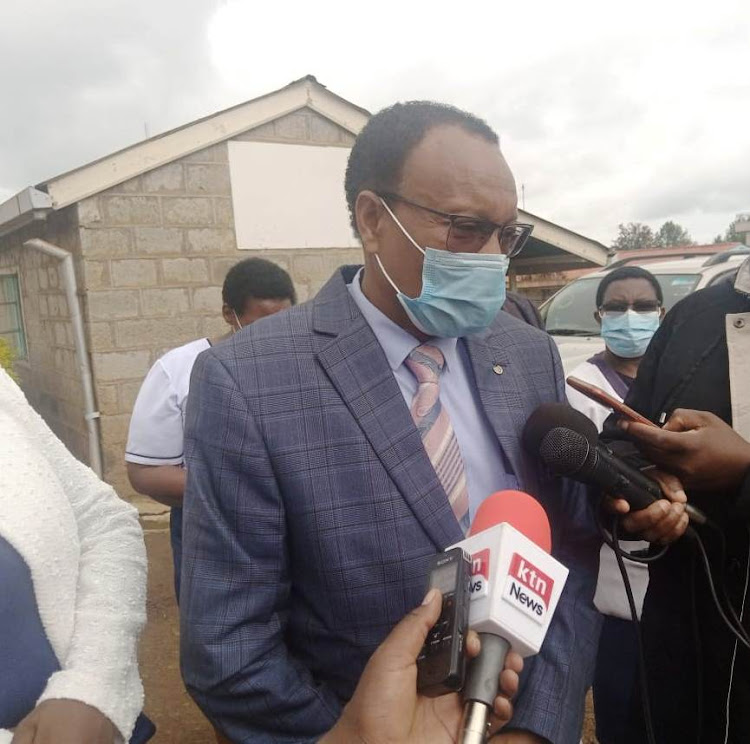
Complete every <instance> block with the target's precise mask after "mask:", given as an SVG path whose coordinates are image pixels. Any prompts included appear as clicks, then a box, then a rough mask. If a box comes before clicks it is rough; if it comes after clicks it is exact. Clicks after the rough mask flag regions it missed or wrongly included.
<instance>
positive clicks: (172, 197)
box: [78, 109, 361, 496]
mask: <svg viewBox="0 0 750 744" xmlns="http://www.w3.org/2000/svg"><path fill="white" fill-rule="evenodd" d="M238 139H243V140H261V141H274V142H288V143H293V144H299V143H309V144H323V145H332V146H343V147H346V146H351V144H352V142H353V139H354V138H353V137H352V135H351V134H349V133H348V132H346V131H344V130H342V129H340V128H339V127H338V126H337V125H335V124H333V123H332V122H330V121H328V120H326V119H324V118H322V117H320V116H318V115H317V114H315V113H314V112H312V111H310V110H307V109H303V110H301V111H298V112H295V113H293V114H289V115H287V116H285V117H283V118H281V119H278V120H276V121H273V122H270V123H268V124H266V125H264V126H262V127H259V128H257V129H254V130H251V131H249V132H247V133H245V134H244V135H242V136H241V137H239V138H238ZM227 151H228V148H227V145H226V143H222V144H219V145H215V146H213V147H209V148H207V149H205V150H202V151H200V152H197V153H194V154H192V155H189V156H187V157H185V158H183V159H181V160H179V161H176V162H174V163H170V164H168V165H165V166H162V167H160V168H157V169H155V170H152V171H150V172H147V173H145V174H143V175H141V176H138V177H136V178H133V179H131V180H129V181H126V182H125V183H122V184H120V185H119V186H117V187H115V188H112V189H109V190H108V191H105V192H102V193H100V194H97V195H96V196H92V197H90V198H88V199H85V200H83V201H81V202H79V204H78V220H79V224H80V243H81V251H82V255H83V262H82V274H83V276H82V287H83V289H84V290H85V296H86V309H85V312H86V317H87V327H88V329H89V333H90V341H91V352H92V360H93V368H94V379H95V384H96V395H97V401H98V407H99V410H100V411H101V413H102V419H101V430H102V450H103V455H104V464H105V478H106V479H107V480H108V481H109V482H110V483H112V484H113V485H114V486H115V487H116V488H117V490H118V492H119V493H120V494H122V495H124V496H132V495H133V491H132V489H131V488H130V485H129V483H128V480H127V477H126V475H125V465H124V459H123V456H124V450H125V443H126V440H127V430H128V424H129V420H130V413H131V411H132V408H133V403H134V401H135V398H136V395H137V393H138V390H139V387H140V384H141V381H142V379H143V377H144V375H145V374H146V372H147V370H148V369H149V367H150V366H151V365H152V364H153V363H154V362H155V361H156V359H158V358H159V356H161V355H162V354H163V353H164V352H165V351H166V350H168V349H171V348H174V347H175V346H179V345H181V344H183V343H186V342H187V341H190V340H192V339H195V338H200V337H202V336H208V337H212V338H215V337H217V336H219V335H221V334H223V333H225V332H226V331H227V330H228V328H227V326H226V324H225V323H224V321H223V320H222V318H221V285H222V282H223V281H224V277H225V275H226V272H227V270H228V269H229V268H230V267H231V266H232V265H234V264H235V263H236V262H237V261H239V260H242V259H244V258H249V257H251V256H262V257H264V258H268V259H270V260H272V261H274V262H276V263H277V264H279V265H280V266H282V267H283V268H284V269H286V270H287V271H289V273H290V274H291V276H292V278H293V280H294V284H295V287H296V289H297V293H298V298H299V301H301V302H302V301H305V300H307V299H309V298H310V297H311V296H313V295H314V294H315V293H316V292H317V291H318V289H319V288H320V287H321V286H322V285H323V283H324V282H325V281H326V280H327V279H328V278H329V277H330V275H331V274H332V273H333V271H334V270H335V269H336V267H337V266H340V265H342V264H345V263H356V262H359V261H360V260H361V259H360V251H359V250H358V249H355V250H352V249H321V250H309V249H308V250H304V251H303V250H283V251H282V250H271V251H248V250H243V251H239V250H237V246H236V239H235V233H234V218H233V212H232V198H231V184H230V177H229V163H228V155H227Z"/></svg>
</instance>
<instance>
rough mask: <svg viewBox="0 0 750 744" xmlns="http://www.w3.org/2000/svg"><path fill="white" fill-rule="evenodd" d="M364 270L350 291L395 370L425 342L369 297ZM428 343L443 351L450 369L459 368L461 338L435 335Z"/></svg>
mask: <svg viewBox="0 0 750 744" xmlns="http://www.w3.org/2000/svg"><path fill="white" fill-rule="evenodd" d="M363 271H364V269H360V270H359V271H358V272H357V273H356V274H355V275H354V279H352V283H351V284H350V285H349V293H350V294H351V297H352V299H353V300H354V302H355V303H356V305H357V307H358V308H359V310H360V312H361V313H362V315H364V316H365V320H366V321H367V324H368V325H369V326H370V328H371V329H372V332H373V333H374V334H375V338H377V340H378V343H379V344H380V346H381V347H382V348H383V351H384V352H385V356H386V358H387V359H388V364H389V365H390V367H391V369H392V370H393V371H394V372H395V371H396V370H397V369H398V368H399V367H400V366H401V365H402V364H403V363H404V360H405V359H406V357H408V356H409V354H411V352H412V351H414V349H416V348H417V346H421V344H422V342H421V341H419V340H418V339H416V338H414V336H412V335H411V333H409V332H408V331H405V330H404V329H403V328H402V327H401V326H400V325H398V324H397V323H394V322H393V321H392V320H391V319H390V318H389V317H388V316H387V315H385V314H384V313H382V312H381V311H380V310H378V308H376V307H375V305H373V304H372V302H370V300H368V299H367V297H365V294H364V292H363V291H362V287H361V285H360V281H361V279H362V273H363ZM424 343H427V344H430V345H431V346H436V347H437V348H438V349H440V351H442V352H443V356H444V357H445V368H446V370H448V369H451V368H452V367H453V368H454V369H455V365H457V364H458V350H457V344H458V339H456V338H431V339H429V340H428V341H425V342H424Z"/></svg>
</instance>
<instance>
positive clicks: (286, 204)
mask: <svg viewBox="0 0 750 744" xmlns="http://www.w3.org/2000/svg"><path fill="white" fill-rule="evenodd" d="M367 117H368V113H367V112H366V111H365V110H363V109H361V108H359V107H357V106H355V105H353V104H351V103H349V102H348V101H345V100H344V99H342V98H340V97H339V96H336V95H335V94H333V93H332V92H330V91H328V90H327V89H326V88H325V87H324V86H322V85H320V84H319V83H318V82H317V81H316V80H315V79H314V78H312V77H307V78H303V79H301V80H298V81H296V82H294V83H292V84H290V85H288V86H286V87H285V88H282V89H280V90H278V91H275V92H273V93H270V94H268V95H266V96H262V97H261V98H257V99H254V100H252V101H248V102H247V103H244V104H241V105H239V106H236V107H234V108H232V109H228V110H226V111H223V112H220V113H217V114H214V115H212V116H210V117H207V118H206V119H202V120H200V121H197V122H193V123H191V124H188V125H186V126H184V127H181V128H179V129H176V130H173V131H171V132H167V133H166V134H163V135H160V136H158V137H154V138H151V139H149V140H146V141H144V142H141V143H138V144H136V145H134V146H132V147H129V148H126V149H125V150H122V151H120V152H118V153H115V154H113V155H110V156H107V157H105V158H102V159H101V160H98V161H96V162H94V163H90V164H88V165H85V166H83V167H81V168H78V169H76V170H74V171H71V172H69V173H66V174H63V175H61V176H58V177H56V178H53V179H50V180H49V181H47V182H45V183H44V184H41V185H39V186H37V187H36V188H29V189H26V190H24V191H22V192H20V193H19V194H17V195H16V196H15V197H13V198H12V199H10V200H8V201H6V202H5V203H4V204H0V337H2V338H5V339H6V340H9V341H10V342H11V344H12V345H13V346H14V347H15V348H16V350H17V353H18V356H19V360H18V362H17V363H16V372H17V373H18V376H19V378H20V380H21V384H22V386H23V388H24V390H25V391H26V394H27V395H28V397H29V399H30V401H31V402H32V404H33V405H34V406H35V407H36V409H37V410H38V411H39V412H40V413H41V414H42V415H43V416H44V418H45V419H46V420H47V422H48V423H49V424H50V426H51V427H52V428H53V430H54V431H55V432H56V433H57V434H58V436H60V438H61V439H62V440H63V441H64V442H65V443H66V444H67V445H68V447H69V448H70V449H71V450H72V451H73V453H74V454H75V455H76V456H78V457H79V458H80V459H82V460H83V461H85V462H88V463H89V464H91V465H92V466H93V467H94V468H95V469H97V470H100V471H101V474H102V475H103V477H104V478H105V479H106V480H107V481H108V482H110V483H112V484H113V485H114V486H115V487H116V488H117V490H118V491H119V493H121V494H122V495H124V496H126V497H130V496H132V494H133V492H132V489H131V488H130V485H129V483H128V481H127V477H126V475H125V467H124V461H123V452H124V448H125V441H126V437H127V430H128V423H129V418H130V412H131V409H132V406H133V403H134V401H135V397H136V394H137V392H138V389H139V386H140V384H141V380H142V379H143V376H144V375H145V373H146V371H147V370H148V369H149V367H150V365H151V364H152V363H153V362H154V361H155V360H156V359H157V358H158V357H159V356H160V355H161V354H162V353H163V352H164V351H166V350H167V349H169V348H172V347H174V346H178V345H180V344H183V343H185V342H187V341H189V340H191V339H195V338H199V337H202V336H216V335H218V334H220V333H223V332H225V330H226V326H225V325H224V324H223V321H222V320H221V317H220V309H221V284H222V282H223V279H224V276H225V274H226V271H227V269H228V268H229V267H230V266H232V265H233V264H234V263H236V262H237V261H238V260H240V259H242V258H245V257H247V256H248V255H260V256H264V257H266V258H269V259H271V260H273V261H275V262H276V263H278V264H279V265H281V266H283V267H284V268H285V269H286V270H288V271H289V272H290V274H291V275H292V278H293V280H294V283H295V286H296V288H297V292H298V295H299V298H300V300H301V301H304V300H306V299H307V298H309V297H311V296H312V295H313V294H314V293H315V292H316V291H317V290H318V289H319V288H320V287H321V286H322V284H323V283H324V282H325V281H326V280H327V279H328V277H329V276H330V275H331V273H332V272H333V271H334V269H335V268H336V267H337V266H339V265H341V264H344V263H357V262H359V260H360V249H359V248H358V247H357V244H356V242H355V240H354V237H353V236H352V234H351V231H350V230H349V228H348V223H347V216H346V208H345V200H344V194H343V169H344V166H345V162H346V156H347V154H348V150H349V148H350V147H351V145H352V143H353V141H354V138H355V136H356V134H357V132H359V130H360V129H361V128H362V126H363V125H364V123H365V122H366V121H367ZM522 219H523V221H531V222H534V221H536V224H537V230H536V239H535V240H534V241H532V243H531V245H530V246H529V253H528V255H527V257H526V258H527V261H530V263H529V264H528V265H529V266H530V267H532V270H533V267H534V266H537V265H540V264H543V263H544V261H545V256H546V259H547V260H552V261H554V262H555V265H565V266H568V265H570V266H592V267H593V266H596V265H603V264H604V263H605V261H606V250H605V249H604V247H603V246H601V245H600V244H598V243H596V242H594V241H591V240H588V239H586V238H583V237H582V236H578V235H575V234H574V233H570V232H569V231H566V230H565V229H564V228H561V227H559V226H556V225H552V223H549V222H546V221H544V220H541V219H540V218H537V217H534V216H533V215H529V214H523V215H522ZM524 273H526V270H525V271H524ZM79 311H80V315H79V314H78V313H79Z"/></svg>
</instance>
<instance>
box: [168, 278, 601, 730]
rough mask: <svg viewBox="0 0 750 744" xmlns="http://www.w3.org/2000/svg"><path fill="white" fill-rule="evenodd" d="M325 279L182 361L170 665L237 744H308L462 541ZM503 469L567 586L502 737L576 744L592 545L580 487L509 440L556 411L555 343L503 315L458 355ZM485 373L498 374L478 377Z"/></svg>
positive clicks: (358, 329)
mask: <svg viewBox="0 0 750 744" xmlns="http://www.w3.org/2000/svg"><path fill="white" fill-rule="evenodd" d="M354 270H355V269H354V267H347V268H345V269H342V270H341V271H339V272H337V273H336V274H335V275H334V276H333V278H332V279H331V280H330V281H329V282H328V284H326V286H325V287H324V288H323V289H322V290H321V292H320V293H319V294H318V295H317V296H316V297H315V299H313V300H312V301H311V302H308V303H306V304H304V305H301V306H298V307H295V308H292V309H291V310H289V311H286V312H283V313H280V314H278V315H274V316H272V317H269V318H267V319H264V320H261V321H258V322H256V323H254V324H253V325H252V326H250V327H249V328H247V329H246V330H244V331H243V332H242V333H238V334H236V335H235V336H234V337H233V338H232V339H231V340H229V341H227V342H225V343H223V344H220V345H218V346H216V347H214V348H212V349H209V350H208V351H206V352H204V353H203V354H202V355H201V356H200V357H199V358H198V360H197V362H196V364H195V367H194V371H193V377H192V381H191V389H190V401H189V404H188V412H187V422H186V456H187V489H186V493H185V503H184V506H185V511H184V536H183V541H184V542H183V563H182V576H183V578H182V589H181V593H180V608H181V663H182V672H183V677H184V680H185V683H186V685H187V688H188V690H189V691H190V693H191V694H192V696H193V697H194V698H195V700H196V701H197V702H198V704H199V705H200V707H201V708H202V709H203V711H204V712H205V713H206V715H207V716H208V717H209V718H210V719H211V721H212V722H213V723H214V725H216V726H217V728H219V729H220V730H221V731H222V732H224V733H225V734H226V735H227V736H228V737H229V738H230V739H231V740H232V741H234V742H254V743H263V742H312V741H315V740H316V739H317V738H318V737H319V736H320V735H321V734H322V733H323V732H325V731H326V730H328V729H329V728H330V727H331V726H332V724H333V723H334V721H335V720H336V719H337V717H338V715H339V713H340V711H341V708H342V705H343V703H344V702H345V701H346V700H347V699H348V698H349V697H350V696H351V693H352V691H353V689H354V687H355V685H356V683H357V680H358V678H359V675H360V673H361V671H362V668H363V667H364V665H365V663H366V662H367V659H368V658H369V656H370V654H371V653H372V652H373V650H374V649H375V648H376V646H377V645H378V644H379V643H380V642H381V641H382V640H383V638H384V637H385V636H386V635H387V633H388V632H389V630H390V629H391V628H392V627H393V625H394V624H395V623H396V622H398V621H399V620H400V619H401V618H402V617H403V616H404V615H405V614H406V613H407V612H408V611H409V610H411V609H412V608H413V607H415V606H416V605H418V604H419V602H420V601H421V599H422V596H423V593H424V590H425V581H426V570H427V564H428V561H429V558H430V556H432V555H434V553H435V552H436V551H441V550H443V549H444V548H445V547H446V546H448V545H450V544H451V543H454V542H456V541H458V540H460V539H461V537H462V535H461V532H460V529H459V527H458V523H457V522H456V519H455V517H454V516H453V512H452V510H451V507H450V505H449V503H448V500H447V497H446V495H445V492H444V491H443V489H442V487H441V486H440V483H439V481H438V479H437V476H436V475H435V471H434V469H433V468H432V465H431V464H430V461H429V459H428V457H427V454H426V452H425V449H424V447H423V445H422V441H421V438H420V435H419V433H418V431H417V429H416V428H415V426H414V424H413V422H412V419H411V415H410V413H409V410H408V408H407V406H406V405H405V403H404V399H403V397H402V395H401V392H400V390H399V387H398V384H397V382H396V380H395V378H394V376H393V374H392V372H391V369H390V367H389V365H388V362H387V360H386V357H385V354H384V352H383V350H382V349H381V347H380V345H379V344H378V342H377V340H376V338H375V336H374V335H373V333H372V331H371V330H370V327H369V326H368V324H367V323H366V321H365V319H364V318H363V316H362V315H361V313H360V312H359V310H358V308H357V306H356V305H355V303H354V302H353V301H352V300H351V298H350V296H349V293H348V290H347V288H346V285H345V281H346V280H349V281H350V280H351V276H352V275H353V273H354ZM467 348H468V351H469V356H470V359H471V363H472V367H473V372H474V376H475V379H476V385H477V388H478V391H479V394H480V398H481V401H482V403H483V405H484V407H485V410H486V412H487V415H488V417H489V421H490V423H491V425H492V427H493V429H494V431H495V433H496V434H497V438H498V440H499V442H500V445H501V448H502V451H503V453H504V456H505V457H506V458H507V465H508V466H509V467H510V468H511V469H512V471H513V472H514V473H515V474H516V476H517V478H518V479H519V482H520V484H521V487H522V488H523V489H524V490H526V491H528V492H529V493H531V494H533V495H535V496H536V497H537V498H539V500H540V501H541V502H542V503H543V504H544V506H545V508H546V509H547V512H548V514H549V516H550V521H551V523H552V527H553V543H554V553H555V554H556V556H557V557H558V559H559V560H561V561H562V562H564V563H565V564H566V565H567V566H568V567H569V568H570V571H571V572H570V578H569V579H568V583H567V585H566V588H565V591H564V593H563V597H562V600H561V602H560V604H559V606H558V609H557V612H556V614H555V617H554V619H553V621H552V625H551V627H550V630H549V633H548V635H547V638H546V641H545V643H544V646H543V648H542V651H541V653H540V654H539V655H538V656H537V657H535V658H534V659H533V660H529V661H528V663H527V667H526V670H525V672H524V675H523V679H522V686H521V690H520V693H519V695H518V698H517V702H516V712H515V715H514V719H513V721H512V724H511V725H512V726H513V727H517V728H521V729H527V730H530V731H533V732H535V733H537V734H538V735H540V736H542V737H544V738H546V739H548V740H549V741H550V742H553V743H554V744H573V743H574V742H578V740H579V736H580V730H581V724H582V716H583V708H584V696H585V692H586V689H587V688H588V686H589V685H590V682H591V677H592V673H593V663H594V657H595V651H596V646H597V641H598V632H599V619H598V615H597V613H596V611H595V609H594V607H593V603H592V597H593V590H594V584H595V579H596V570H597V566H598V550H599V540H598V538H597V536H596V533H595V530H594V528H593V520H592V514H591V510H590V508H589V505H588V502H587V500H586V499H585V497H584V495H583V494H582V493H581V491H580V490H579V489H578V487H577V486H575V485H573V484H571V483H567V482H563V483H562V484H561V483H559V482H557V483H553V482H551V481H548V480H545V479H544V478H543V477H542V475H541V474H540V473H539V472H537V470H536V468H535V464H534V463H533V462H532V461H531V460H529V459H528V458H527V457H526V456H525V455H524V453H523V452H522V448H521V442H520V433H521V430H522V428H523V425H524V423H525V421H526V419H527V418H528V416H529V414H530V413H531V412H532V411H533V410H534V409H535V408H536V406H538V405H539V404H540V403H543V402H545V401H555V400H563V399H564V380H563V373H562V368H561V365H560V360H559V357H558V354H557V350H556V348H555V345H554V343H553V342H552V341H551V340H550V338H549V337H548V336H547V335H546V334H544V333H543V332H541V331H539V330H536V329H534V328H531V327H530V326H528V325H526V324H524V323H522V322H521V321H518V320H516V319H515V318H513V317H511V316H509V315H506V314H505V313H500V314H499V315H498V318H497V320H496V321H495V323H494V325H493V326H492V327H491V328H490V329H489V330H488V331H486V332H485V333H483V334H480V335H477V336H473V337H470V338H468V339H467ZM497 364H499V365H501V366H502V368H503V374H501V375H498V374H496V373H495V372H493V365H497Z"/></svg>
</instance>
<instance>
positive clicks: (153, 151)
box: [37, 77, 368, 209]
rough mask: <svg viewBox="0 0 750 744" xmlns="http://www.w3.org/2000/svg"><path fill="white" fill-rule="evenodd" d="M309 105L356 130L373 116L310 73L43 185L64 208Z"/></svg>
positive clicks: (58, 204)
mask: <svg viewBox="0 0 750 744" xmlns="http://www.w3.org/2000/svg"><path fill="white" fill-rule="evenodd" d="M305 107H309V108H311V109H313V110H314V111H316V112H317V113H319V114H321V115H322V116H325V117H327V118H328V119H330V120H331V121H333V122H335V123H336V124H338V125H339V126H341V127H343V128H344V129H346V130H347V131H349V132H351V133H352V134H354V135H356V134H358V133H359V131H360V129H361V128H362V127H363V126H364V124H365V122H366V121H367V118H368V115H367V113H366V112H365V111H364V109H361V108H359V107H358V106H355V105H354V104H351V103H349V102H348V101H346V100H345V99H343V98H341V97H340V96H337V95H336V94H334V93H331V92H330V91H329V90H327V89H326V88H325V86H323V85H321V84H320V83H318V82H317V81H316V80H315V79H314V78H311V77H306V78H302V79H300V80H298V81H295V82H294V83H291V84H290V85H287V86H286V87H284V88H281V89H280V90H277V91H274V92H273V93H269V94H266V95H263V96H261V97H259V98H255V99H253V100H251V101H247V102H245V103H242V104H239V105H238V106H234V107H232V108H230V109H226V110H224V111H220V112H219V113H217V114H213V115H211V116H208V117H205V118H203V119H200V120H198V121H195V122H192V123H191V124H187V125H185V126H183V127H179V128H178V129H173V130H172V131H170V132H166V133H165V134H161V135H158V136H156V137H152V138H151V139H149V140H145V141H144V142H139V143H137V144H135V145H132V146H131V147H128V148H125V149H124V150H120V151H119V152H116V153H113V154H112V155H109V156H107V157H105V158H101V159H100V160H96V161H94V162H92V163H89V164H88V165H84V166H82V167H80V168H76V169H75V170H72V171H69V172H68V173H64V174H62V175H60V176H57V177H55V178H52V179H50V180H48V181H47V182H46V183H44V184H40V185H39V186H38V187H37V188H38V189H42V188H43V189H45V190H46V191H48V192H49V195H50V197H51V198H52V205H53V207H54V208H55V209H61V208H63V207H66V206H68V205H70V204H73V203H75V202H78V201H81V200H82V199H86V198H87V197H89V196H93V195H94V194H97V193H99V192H101V191H104V190H106V189H108V188H112V187H113V186H116V185H118V184H120V183H123V182H124V181H127V180H129V179H131V178H135V177H136V176H138V175H140V174H142V173H145V172H146V171H149V170H152V169H154V168H158V167H160V166H162V165H166V164H167V163H171V162H173V161H175V160H178V159H179V158H182V157H185V156H187V155H190V154H192V153H194V152H197V151H198V150H202V149H204V148H206V147H210V146H212V145H216V144H218V143H220V142H224V141H226V140H228V139H231V138H232V137H236V136H237V135H239V134H242V133H243V132H247V131H248V130H251V129H255V128H257V127H260V126H262V125H263V124H266V123H268V122H270V121H273V120H274V119H278V118H280V117H282V116H286V115H288V114H290V113H293V112H294V111H297V110H299V109H301V108H305Z"/></svg>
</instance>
